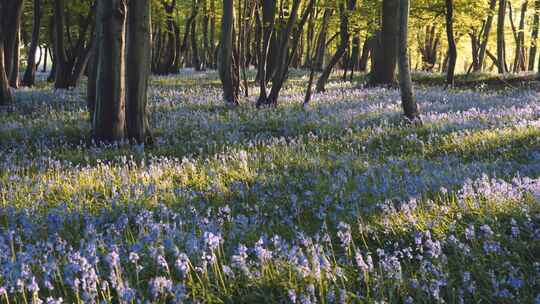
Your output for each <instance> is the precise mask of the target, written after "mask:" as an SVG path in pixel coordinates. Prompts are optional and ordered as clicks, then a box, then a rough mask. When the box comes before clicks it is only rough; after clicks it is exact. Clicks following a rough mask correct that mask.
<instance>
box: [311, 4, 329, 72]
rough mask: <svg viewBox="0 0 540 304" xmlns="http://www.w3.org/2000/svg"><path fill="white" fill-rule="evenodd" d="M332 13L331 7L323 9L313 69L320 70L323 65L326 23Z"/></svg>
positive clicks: (326, 31)
mask: <svg viewBox="0 0 540 304" xmlns="http://www.w3.org/2000/svg"><path fill="white" fill-rule="evenodd" d="M333 13H334V10H333V9H330V8H327V9H325V10H324V14H323V20H322V23H321V35H322V36H321V39H320V40H319V42H318V43H317V45H316V46H315V47H316V51H315V52H316V54H315V62H314V69H315V70H316V71H322V70H323V65H324V54H325V52H326V35H327V33H328V24H329V23H330V17H332V14H333Z"/></svg>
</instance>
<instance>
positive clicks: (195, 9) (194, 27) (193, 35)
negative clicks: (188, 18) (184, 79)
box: [190, 1, 201, 71]
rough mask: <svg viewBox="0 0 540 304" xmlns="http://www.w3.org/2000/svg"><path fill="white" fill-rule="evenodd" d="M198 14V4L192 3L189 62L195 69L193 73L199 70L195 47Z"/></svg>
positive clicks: (199, 62)
mask: <svg viewBox="0 0 540 304" xmlns="http://www.w3.org/2000/svg"><path fill="white" fill-rule="evenodd" d="M198 12H199V4H198V2H195V1H194V2H193V14H192V16H193V22H192V23H191V28H190V31H191V35H190V37H191V58H192V59H191V60H192V62H193V67H194V68H195V71H200V70H201V60H200V58H199V47H198V45H197V21H196V18H197V14H198Z"/></svg>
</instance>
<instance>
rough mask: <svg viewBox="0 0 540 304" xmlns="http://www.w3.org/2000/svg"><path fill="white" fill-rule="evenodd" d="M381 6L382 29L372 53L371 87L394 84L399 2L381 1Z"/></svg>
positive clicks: (394, 0) (397, 0)
mask: <svg viewBox="0 0 540 304" xmlns="http://www.w3.org/2000/svg"><path fill="white" fill-rule="evenodd" d="M382 6H383V8H382V29H381V35H380V40H379V43H378V47H377V49H376V50H375V52H374V53H375V54H374V59H375V60H374V63H375V64H374V69H375V70H374V71H373V72H372V77H371V84H373V85H389V84H393V83H395V70H396V59H397V40H398V39H397V36H398V31H399V26H398V8H399V0H383V4H382Z"/></svg>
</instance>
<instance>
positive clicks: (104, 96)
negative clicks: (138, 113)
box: [92, 0, 126, 142]
mask: <svg viewBox="0 0 540 304" xmlns="http://www.w3.org/2000/svg"><path fill="white" fill-rule="evenodd" d="M97 20H98V28H99V29H98V36H97V42H98V63H97V66H98V71H97V79H96V108H95V112H94V120H93V124H92V126H93V130H92V132H93V134H92V135H93V138H94V140H95V141H96V142H101V141H118V140H121V139H123V138H124V136H125V131H124V128H125V88H124V84H125V64H124V43H125V41H124V39H125V23H126V3H125V0H109V1H98V14H97Z"/></svg>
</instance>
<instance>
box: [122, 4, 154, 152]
mask: <svg viewBox="0 0 540 304" xmlns="http://www.w3.org/2000/svg"><path fill="white" fill-rule="evenodd" d="M150 5H151V1H150V0H137V1H131V2H130V3H129V13H128V40H127V43H128V44H127V50H128V51H127V59H126V61H127V83H126V127H127V136H128V139H130V140H134V141H135V142H138V143H145V142H150V141H151V140H150V139H151V137H150V136H149V135H150V133H149V124H148V118H147V114H146V104H147V100H148V97H147V96H148V93H147V88H148V75H149V73H150V61H151V54H150V47H151V46H150V28H151V21H150Z"/></svg>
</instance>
